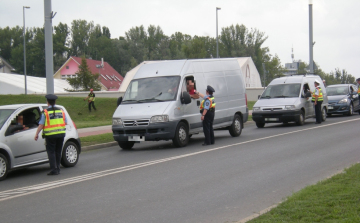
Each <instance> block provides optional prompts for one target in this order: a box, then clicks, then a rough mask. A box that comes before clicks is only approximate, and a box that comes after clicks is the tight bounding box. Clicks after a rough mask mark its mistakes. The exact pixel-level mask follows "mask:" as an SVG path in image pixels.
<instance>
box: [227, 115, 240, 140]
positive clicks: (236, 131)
mask: <svg viewBox="0 0 360 223" xmlns="http://www.w3.org/2000/svg"><path fill="white" fill-rule="evenodd" d="M242 126H243V123H242V118H241V116H240V115H238V114H236V115H235V116H234V121H233V123H232V124H231V126H230V129H229V132H230V135H231V136H232V137H237V136H239V135H241V131H242Z"/></svg>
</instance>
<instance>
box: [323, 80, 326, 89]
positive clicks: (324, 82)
mask: <svg viewBox="0 0 360 223" xmlns="http://www.w3.org/2000/svg"><path fill="white" fill-rule="evenodd" d="M323 84H324V87H326V81H325V79H323Z"/></svg>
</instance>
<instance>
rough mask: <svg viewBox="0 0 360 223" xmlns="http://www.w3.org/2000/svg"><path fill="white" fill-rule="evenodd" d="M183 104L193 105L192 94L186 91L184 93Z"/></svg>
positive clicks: (182, 95) (182, 96) (181, 98)
mask: <svg viewBox="0 0 360 223" xmlns="http://www.w3.org/2000/svg"><path fill="white" fill-rule="evenodd" d="M180 100H181V104H186V105H187V104H190V103H191V97H190V94H189V93H188V92H186V91H183V92H182V94H181V97H180Z"/></svg>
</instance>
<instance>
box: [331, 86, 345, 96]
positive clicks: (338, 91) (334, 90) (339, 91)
mask: <svg viewBox="0 0 360 223" xmlns="http://www.w3.org/2000/svg"><path fill="white" fill-rule="evenodd" d="M326 92H327V95H328V96H334V95H347V94H349V87H348V86H338V87H327V88H326Z"/></svg>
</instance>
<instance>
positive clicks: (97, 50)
mask: <svg viewBox="0 0 360 223" xmlns="http://www.w3.org/2000/svg"><path fill="white" fill-rule="evenodd" d="M267 38H268V37H267V36H266V35H265V33H264V32H261V31H259V30H258V29H254V28H250V29H249V28H247V27H246V26H245V25H239V24H236V25H231V26H229V27H224V28H222V29H221V33H220V35H219V55H220V57H222V58H225V57H251V58H252V59H253V61H254V63H255V65H256V68H257V69H258V71H259V73H260V75H261V79H262V80H263V74H264V70H263V66H262V64H263V63H264V64H265V70H266V72H267V74H266V83H269V82H270V81H271V80H272V79H273V78H276V77H280V76H282V75H283V72H284V71H285V69H284V67H283V66H282V65H281V61H280V59H279V57H278V56H277V55H276V54H275V55H273V54H270V49H269V48H268V47H264V46H263V44H264V42H265V41H266V40H267ZM25 40H26V52H27V55H26V57H27V73H28V74H29V75H33V76H42V77H45V42H44V28H36V27H34V28H27V29H26V33H25ZM53 46H54V47H53V48H54V70H55V71H57V70H58V69H59V68H60V67H61V66H62V65H63V63H64V62H65V61H66V60H67V59H68V58H69V57H70V56H78V57H86V58H90V57H91V58H92V59H95V60H100V59H101V58H104V60H105V61H107V62H108V63H109V64H111V66H112V67H114V69H115V70H117V71H118V72H119V73H120V74H121V75H123V76H124V75H125V74H126V72H127V71H129V70H130V69H132V68H133V67H135V66H137V65H138V64H139V63H141V62H142V61H144V60H171V59H186V58H188V59H191V58H213V57H216V38H213V37H209V36H190V35H188V34H183V33H181V32H175V33H174V34H172V35H170V36H167V35H165V34H164V32H163V30H162V29H161V27H160V26H154V25H150V26H149V27H147V28H145V27H144V26H142V25H141V26H136V27H133V28H131V29H130V30H128V31H127V32H125V35H124V36H120V37H117V38H111V32H110V30H109V28H108V27H106V26H100V25H99V24H97V25H95V24H94V22H93V21H91V22H88V21H86V20H73V21H72V23H71V26H68V25H67V24H63V23H59V24H58V25H57V26H54V27H53ZM0 55H1V56H2V57H3V58H4V59H6V60H8V61H9V62H10V63H11V64H12V65H13V66H14V67H15V69H16V72H17V73H23V67H24V65H23V34H22V27H19V26H16V27H13V28H10V27H5V28H1V27H0ZM345 72H346V71H345ZM335 74H336V71H335V72H334V74H326V75H329V81H331V80H332V79H331V78H330V76H331V75H333V76H334V75H335ZM323 75H325V73H324V74H323ZM335 76H336V75H335ZM350 76H351V75H350ZM336 77H337V76H336ZM325 79H326V78H325ZM334 81H338V79H337V78H334Z"/></svg>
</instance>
